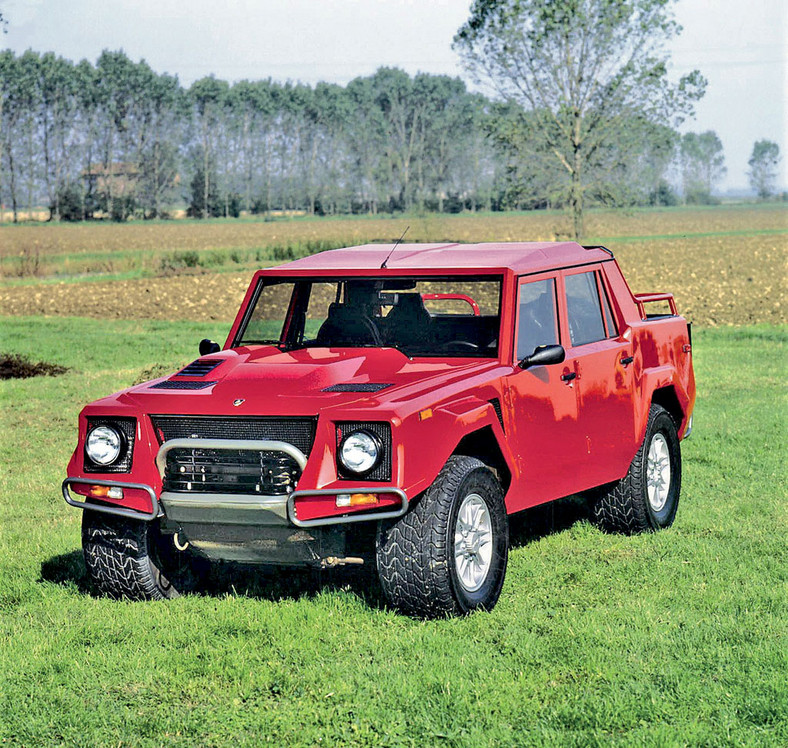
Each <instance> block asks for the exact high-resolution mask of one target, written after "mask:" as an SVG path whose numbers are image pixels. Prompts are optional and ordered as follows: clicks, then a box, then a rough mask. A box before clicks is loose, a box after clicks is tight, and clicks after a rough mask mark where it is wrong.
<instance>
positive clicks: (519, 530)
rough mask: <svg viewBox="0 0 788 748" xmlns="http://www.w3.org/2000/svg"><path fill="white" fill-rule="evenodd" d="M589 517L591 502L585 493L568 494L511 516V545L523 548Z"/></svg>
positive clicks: (511, 546)
mask: <svg viewBox="0 0 788 748" xmlns="http://www.w3.org/2000/svg"><path fill="white" fill-rule="evenodd" d="M589 517H590V512H589V508H588V502H587V501H586V499H584V498H583V497H581V496H568V497H566V498H565V499H558V500H557V501H551V502H549V503H548V504H542V505H540V506H535V507H533V508H532V509H526V510H525V511H523V512H518V513H517V514H513V515H511V516H510V517H509V547H510V548H521V547H523V546H526V545H528V544H529V543H534V542H536V541H537V540H541V539H542V538H545V537H547V536H548V535H554V534H556V533H559V532H563V531H564V530H568V529H569V528H570V527H572V526H573V525H575V524H577V523H578V522H584V521H587V520H588V519H589Z"/></svg>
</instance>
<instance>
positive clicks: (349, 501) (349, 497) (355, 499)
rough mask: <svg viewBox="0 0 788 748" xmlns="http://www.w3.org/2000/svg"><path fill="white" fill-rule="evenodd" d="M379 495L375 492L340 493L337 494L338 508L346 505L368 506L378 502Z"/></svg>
mask: <svg viewBox="0 0 788 748" xmlns="http://www.w3.org/2000/svg"><path fill="white" fill-rule="evenodd" d="M377 503H378V495H377V494H375V493H340V494H337V499H336V506H337V508H340V507H345V506H366V505H368V504H377Z"/></svg>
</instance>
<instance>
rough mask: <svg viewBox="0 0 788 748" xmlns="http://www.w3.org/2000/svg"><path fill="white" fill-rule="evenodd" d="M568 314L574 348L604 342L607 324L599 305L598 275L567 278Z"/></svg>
mask: <svg viewBox="0 0 788 748" xmlns="http://www.w3.org/2000/svg"><path fill="white" fill-rule="evenodd" d="M566 314H567V321H568V322H569V337H570V339H571V341H572V345H573V346H577V345H585V344H586V343H595V342H596V341H597V340H604V339H605V338H606V337H607V335H606V334H605V324H604V322H603V321H602V308H601V307H600V305H599V291H598V289H597V282H596V273H594V272H593V271H592V272H590V273H578V274H576V275H568V276H566Z"/></svg>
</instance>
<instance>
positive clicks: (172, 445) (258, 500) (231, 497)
mask: <svg viewBox="0 0 788 748" xmlns="http://www.w3.org/2000/svg"><path fill="white" fill-rule="evenodd" d="M178 448H181V449H183V448H185V449H228V450H251V451H268V452H284V453H285V454H287V455H289V456H290V457H292V458H293V459H294V460H295V461H296V463H297V464H298V466H299V467H300V468H301V470H304V468H305V467H306V456H305V455H304V453H303V452H301V451H300V450H299V449H297V448H296V447H294V446H293V445H292V444H287V443H286V442H279V441H268V440H247V439H170V440H169V441H167V442H165V443H164V444H163V445H162V446H161V448H160V449H159V451H158V454H157V455H156V466H157V468H158V470H159V474H160V475H161V477H162V480H163V479H164V470H165V467H166V464H167V453H168V452H169V451H170V450H172V449H178ZM72 483H82V484H88V485H93V486H118V487H120V488H138V489H141V490H143V491H146V492H147V494H148V496H150V499H151V506H152V510H151V511H150V512H140V511H137V510H135V509H126V508H124V507H113V506H107V505H105V504H89V503H87V502H84V501H77V500H75V499H73V498H71V495H70V493H69V490H68V486H69V485H70V484H72ZM343 493H375V494H381V493H387V494H394V495H396V496H399V498H400V501H401V506H400V507H399V508H397V509H392V510H388V511H382V512H381V511H374V510H372V511H362V512H359V513H353V514H342V515H337V516H332V517H321V518H318V519H310V520H300V519H298V517H297V516H296V510H295V501H296V499H298V498H300V497H306V496H338V495H339V494H343ZM63 498H64V499H65V500H66V502H67V503H68V504H70V505H71V506H75V507H77V508H79V509H90V510H91V511H97V512H104V513H106V514H114V515H117V516H119V517H130V518H133V519H142V520H147V521H150V520H154V519H156V518H157V517H160V516H164V515H165V514H166V515H167V516H168V517H169V518H170V519H172V520H174V521H176V522H200V521H203V522H204V521H205V520H206V519H207V518H206V517H205V513H206V512H215V514H214V515H213V517H212V518H211V519H209V520H208V521H209V523H210V524H224V523H229V524H252V525H254V524H263V525H287V524H288V523H291V524H293V525H295V526H296V527H321V526H325V525H338V524H348V523H352V522H367V521H373V520H379V519H396V518H397V517H401V516H402V515H403V514H405V512H407V511H408V497H407V495H406V494H405V492H404V491H403V490H402V489H401V488H396V487H394V486H385V485H377V486H362V487H360V488H353V489H352V491H351V490H350V489H346V488H345V489H335V488H334V489H314V490H313V489H304V490H302V491H294V492H293V493H291V494H289V495H288V496H260V495H253V494H216V493H198V492H191V491H190V492H188V493H180V492H178V493H176V492H172V491H162V494H161V503H159V500H158V499H157V498H156V493H155V492H154V490H153V488H151V487H150V486H148V485H145V484H144V483H123V482H120V481H114V480H96V479H92V478H66V480H64V481H63ZM165 510H166V511H165ZM223 515H224V516H223ZM222 520H224V521H222Z"/></svg>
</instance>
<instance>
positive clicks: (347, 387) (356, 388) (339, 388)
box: [322, 382, 391, 392]
mask: <svg viewBox="0 0 788 748" xmlns="http://www.w3.org/2000/svg"><path fill="white" fill-rule="evenodd" d="M386 387H391V382H389V383H388V384H382V383H376V382H359V383H358V384H353V383H352V382H349V383H347V384H332V385H331V386H330V387H326V388H325V389H323V390H322V391H323V392H380V390H385V389H386Z"/></svg>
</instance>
